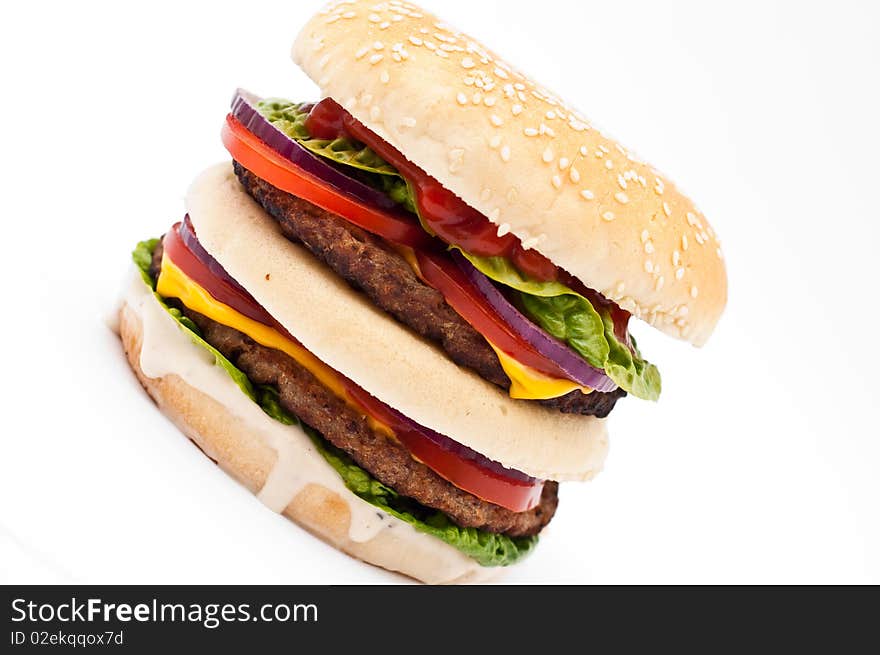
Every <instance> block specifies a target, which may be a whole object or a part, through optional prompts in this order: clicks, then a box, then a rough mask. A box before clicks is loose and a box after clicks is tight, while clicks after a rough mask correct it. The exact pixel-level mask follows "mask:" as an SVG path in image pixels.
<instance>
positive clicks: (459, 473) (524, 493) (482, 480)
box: [348, 385, 544, 512]
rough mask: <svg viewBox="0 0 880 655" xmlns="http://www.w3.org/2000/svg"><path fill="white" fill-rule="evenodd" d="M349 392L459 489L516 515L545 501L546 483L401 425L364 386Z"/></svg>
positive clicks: (415, 453)
mask: <svg viewBox="0 0 880 655" xmlns="http://www.w3.org/2000/svg"><path fill="white" fill-rule="evenodd" d="M348 392H349V393H350V394H351V396H352V397H353V398H355V399H356V400H357V401H358V402H359V403H361V404H362V405H363V406H364V407H365V408H366V409H367V411H368V412H369V413H370V415H371V416H372V417H373V418H375V419H377V420H378V421H381V422H382V423H385V424H386V425H389V426H390V427H391V429H392V430H393V431H394V435H395V436H396V437H397V438H398V439H399V440H400V442H401V443H402V444H403V445H404V446H406V449H407V450H409V452H410V454H411V455H412V456H413V457H414V458H415V459H417V460H418V461H420V462H422V463H423V464H425V465H426V466H427V467H428V468H430V469H431V470H433V471H434V472H435V473H437V474H438V475H439V476H440V477H442V478H444V479H445V480H449V482H451V483H452V484H454V485H455V486H456V487H458V488H459V489H464V490H465V491H468V492H470V493H472V494H473V495H475V496H477V497H478V498H482V499H483V500H485V501H488V502H490V503H494V504H496V505H501V506H502V507H505V508H507V509H509V510H511V511H513V512H525V511H527V510H530V509H532V508H533V507H536V506H537V505H538V503H539V502H541V492H542V491H543V490H544V481H543V480H537V479H535V478H531V477H529V476H527V475H525V474H524V473H521V472H519V471H515V470H509V469H507V470H505V469H504V468H503V467H502V466H501V465H500V464H498V463H497V462H492V461H491V460H488V459H487V458H485V457H483V456H481V455H479V454H478V453H476V452H474V451H472V450H470V449H469V448H467V447H465V446H462V445H461V444H458V443H456V444H454V449H455V450H453V449H450V448H446V447H444V446H443V445H442V444H439V443H437V442H435V441H433V440H431V439H430V438H429V437H427V436H426V435H424V434H422V433H421V432H420V431H419V430H418V429H417V428H416V427H415V426H413V425H407V424H406V423H401V422H400V420H399V419H398V417H397V416H395V413H394V412H393V411H389V409H390V408H389V407H388V406H387V405H385V404H384V403H382V402H381V401H379V400H377V399H376V398H374V397H373V396H371V395H370V394H368V393H366V392H365V391H364V390H363V389H361V388H360V387H358V386H356V385H355V386H353V387H349V388H348ZM455 451H462V452H455ZM513 476H516V477H513Z"/></svg>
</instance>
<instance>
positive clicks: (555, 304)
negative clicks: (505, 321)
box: [457, 248, 661, 400]
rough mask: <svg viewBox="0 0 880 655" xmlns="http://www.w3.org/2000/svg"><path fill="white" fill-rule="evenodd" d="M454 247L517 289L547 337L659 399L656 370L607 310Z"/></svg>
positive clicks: (626, 386) (630, 388) (640, 394)
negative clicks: (621, 336)
mask: <svg viewBox="0 0 880 655" xmlns="http://www.w3.org/2000/svg"><path fill="white" fill-rule="evenodd" d="M457 250H458V251H459V252H460V253H461V254H462V255H463V256H464V257H466V258H467V260H468V261H469V262H470V263H471V264H473V265H474V268H476V269H477V270H478V271H480V272H481V273H482V274H483V275H485V276H486V277H488V278H490V279H492V280H495V281H496V282H499V283H501V284H503V285H505V286H508V287H510V288H511V289H514V290H516V291H517V292H519V295H518V296H517V300H518V301H519V305H520V306H521V307H522V309H523V310H524V311H525V313H526V315H527V316H528V317H529V318H531V319H532V320H533V321H534V322H535V323H537V324H538V325H539V326H540V327H541V328H543V329H544V330H545V331H546V332H548V333H549V334H550V335H551V336H553V337H555V338H556V339H559V340H560V341H563V342H565V343H567V344H568V345H569V346H571V348H572V349H573V350H574V351H575V352H577V353H578V354H579V355H581V357H583V358H584V359H585V360H587V362H588V363H589V364H590V366H593V367H595V368H600V369H603V370H604V371H605V373H606V374H607V375H608V377H610V378H611V379H612V380H614V382H615V383H616V384H617V385H618V386H619V387H620V388H621V389H623V390H624V391H626V392H628V393H631V394H632V395H634V396H635V397H636V398H643V399H645V400H657V398H659V397H660V387H661V382H660V371H659V370H658V369H657V367H656V366H654V365H653V364H651V363H650V362H647V361H645V360H644V359H642V356H641V353H639V349H638V348H637V347H636V344H635V340H633V341H632V344H633V347H632V350H630V348H628V347H627V345H626V344H624V343H621V342H620V341H618V339H617V337H616V336H615V334H614V322H613V320H612V318H611V313H610V312H609V311H608V310H607V309H605V308H600V309H598V310H597V309H596V308H595V307H593V305H592V303H591V302H590V301H589V300H587V299H586V298H584V297H583V296H582V295H581V294H579V293H577V292H576V291H574V290H572V289H570V288H569V287H567V286H566V285H564V284H562V283H561V282H541V281H539V280H535V279H533V278H530V277H528V276H527V275H524V274H523V273H522V272H520V271H519V270H517V269H516V267H514V265H513V264H512V263H511V262H510V260H508V259H506V258H504V257H478V256H476V255H471V254H469V253H466V252H464V251H463V250H461V249H460V248H457Z"/></svg>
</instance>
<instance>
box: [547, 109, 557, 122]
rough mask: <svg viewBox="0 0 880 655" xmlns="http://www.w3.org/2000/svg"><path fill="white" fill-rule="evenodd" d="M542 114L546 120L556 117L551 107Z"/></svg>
mask: <svg viewBox="0 0 880 655" xmlns="http://www.w3.org/2000/svg"><path fill="white" fill-rule="evenodd" d="M544 115H545V116H546V117H547V120H551V121H552V120H553V119H554V118H556V112H555V111H553V110H552V109H551V110H550V111H548V112H547V113H546V114H544Z"/></svg>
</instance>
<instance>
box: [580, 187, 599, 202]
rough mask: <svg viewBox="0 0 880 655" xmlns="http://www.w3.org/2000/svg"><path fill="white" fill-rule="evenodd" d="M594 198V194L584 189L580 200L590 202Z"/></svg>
mask: <svg viewBox="0 0 880 655" xmlns="http://www.w3.org/2000/svg"><path fill="white" fill-rule="evenodd" d="M595 197H596V196H595V194H593V192H592V191H590V190H589V189H584V190H583V191H581V198H583V199H584V200H592V199H593V198H595Z"/></svg>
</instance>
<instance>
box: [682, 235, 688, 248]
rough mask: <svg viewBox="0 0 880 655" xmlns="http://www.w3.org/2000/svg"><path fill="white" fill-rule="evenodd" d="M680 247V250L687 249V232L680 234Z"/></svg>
mask: <svg viewBox="0 0 880 655" xmlns="http://www.w3.org/2000/svg"><path fill="white" fill-rule="evenodd" d="M681 249H682V250H687V249H688V238H687V234H682V235H681Z"/></svg>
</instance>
